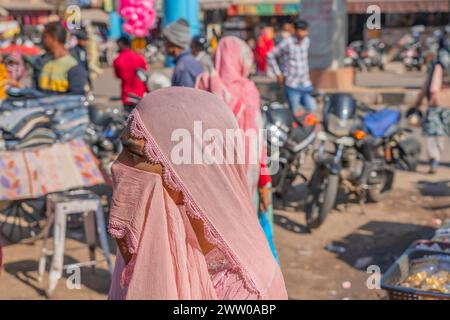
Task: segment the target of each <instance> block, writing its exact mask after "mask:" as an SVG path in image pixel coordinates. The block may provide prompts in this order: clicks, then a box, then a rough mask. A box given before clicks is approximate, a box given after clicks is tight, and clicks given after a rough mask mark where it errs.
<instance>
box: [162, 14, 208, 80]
mask: <svg viewBox="0 0 450 320" xmlns="http://www.w3.org/2000/svg"><path fill="white" fill-rule="evenodd" d="M163 36H164V40H165V47H166V51H167V54H168V55H169V56H171V57H173V58H174V59H175V64H176V66H175V71H174V74H173V77H172V86H174V87H189V88H194V87H195V82H196V80H197V76H198V75H199V74H200V73H202V72H203V67H202V65H201V64H200V62H198V61H197V60H196V59H195V58H194V56H193V55H192V53H191V51H190V50H189V46H190V44H191V33H190V28H189V23H188V22H187V21H186V20H184V19H179V20H177V21H175V22H173V23H171V24H168V25H167V26H166V27H165V28H164V30H163Z"/></svg>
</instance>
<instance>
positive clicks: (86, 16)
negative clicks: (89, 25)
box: [81, 9, 109, 25]
mask: <svg viewBox="0 0 450 320" xmlns="http://www.w3.org/2000/svg"><path fill="white" fill-rule="evenodd" d="M81 17H82V19H83V20H88V21H92V22H101V23H106V24H108V25H109V15H108V14H107V13H106V12H105V11H103V10H101V9H82V10H81Z"/></svg>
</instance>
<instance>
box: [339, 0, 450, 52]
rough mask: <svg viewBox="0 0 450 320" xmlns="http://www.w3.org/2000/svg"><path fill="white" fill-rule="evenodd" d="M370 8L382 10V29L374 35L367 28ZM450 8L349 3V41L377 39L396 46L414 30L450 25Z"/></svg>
mask: <svg viewBox="0 0 450 320" xmlns="http://www.w3.org/2000/svg"><path fill="white" fill-rule="evenodd" d="M369 6H377V7H378V8H379V9H380V13H381V25H382V28H381V29H378V30H373V31H370V32H368V31H367V28H366V21H367V18H368V17H369V14H367V9H368V7H369ZM449 8H450V1H448V0H370V1H369V0H347V11H348V14H349V40H350V41H354V40H363V39H364V38H374V37H376V38H385V39H386V41H387V42H392V43H391V44H395V43H396V42H397V41H398V39H399V37H401V36H402V35H404V34H405V33H409V32H410V28H411V27H412V26H415V25H424V26H426V27H428V28H429V29H433V28H436V27H440V26H443V25H446V24H448V23H450V17H449ZM388 44H389V43H388Z"/></svg>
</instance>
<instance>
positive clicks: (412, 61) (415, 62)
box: [402, 42, 425, 71]
mask: <svg viewBox="0 0 450 320" xmlns="http://www.w3.org/2000/svg"><path fill="white" fill-rule="evenodd" d="M402 59H403V65H404V66H405V68H406V70H408V71H412V70H413V69H417V70H418V71H421V70H422V66H423V65H424V63H425V59H424V56H423V52H422V45H421V44H420V42H413V43H410V44H408V45H407V46H406V48H405V50H404V51H403V53H402Z"/></svg>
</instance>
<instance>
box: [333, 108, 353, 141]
mask: <svg viewBox="0 0 450 320" xmlns="http://www.w3.org/2000/svg"><path fill="white" fill-rule="evenodd" d="M353 124H354V120H353V119H345V120H342V119H340V118H338V117H337V116H335V115H334V114H330V115H328V121H327V129H328V131H329V132H330V133H332V134H333V135H335V136H337V137H343V136H348V135H350V133H351V131H352V128H353Z"/></svg>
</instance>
